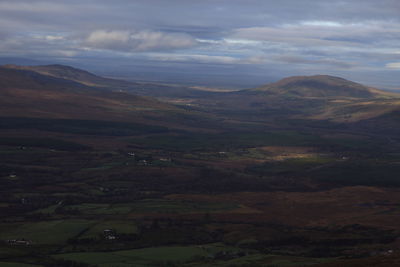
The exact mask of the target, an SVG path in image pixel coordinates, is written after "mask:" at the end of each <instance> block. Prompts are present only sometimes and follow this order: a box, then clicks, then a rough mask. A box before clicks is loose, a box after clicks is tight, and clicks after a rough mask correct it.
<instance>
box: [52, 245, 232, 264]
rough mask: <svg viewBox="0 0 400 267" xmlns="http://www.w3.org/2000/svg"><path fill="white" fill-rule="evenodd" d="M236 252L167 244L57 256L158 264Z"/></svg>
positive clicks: (82, 260)
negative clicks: (167, 245) (163, 245)
mask: <svg viewBox="0 0 400 267" xmlns="http://www.w3.org/2000/svg"><path fill="white" fill-rule="evenodd" d="M222 251H225V253H236V252H238V251H239V249H237V248H233V247H226V246H223V245H221V244H210V245H203V246H169V247H154V248H144V249H132V250H122V251H114V252H90V253H68V254H61V255H56V256H55V257H57V258H62V259H66V260H72V261H77V262H85V263H89V264H96V265H98V266H101V267H111V266H112V267H128V266H159V265H161V264H163V263H164V264H166V263H175V264H178V263H179V264H183V263H187V262H190V261H193V260H199V259H202V258H204V259H206V258H212V257H214V256H215V255H216V254H217V253H219V252H222Z"/></svg>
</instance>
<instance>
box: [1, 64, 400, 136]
mask: <svg viewBox="0 0 400 267" xmlns="http://www.w3.org/2000/svg"><path fill="white" fill-rule="evenodd" d="M0 90H1V91H0V93H1V96H2V97H1V99H0V102H1V107H0V109H1V114H2V116H8V117H21V116H22V117H24V116H28V117H32V116H33V117H44V118H47V117H49V118H74V119H77V118H79V119H82V118H83V119H96V120H117V121H130V122H141V123H148V124H156V125H165V126H174V127H177V125H180V124H181V125H191V127H192V126H193V125H195V126H196V127H205V128H215V127H217V128H218V127H222V126H223V125H225V124H226V123H228V124H232V123H233V124H235V123H238V122H248V123H260V122H265V123H267V124H268V125H271V123H275V124H276V125H274V126H279V121H285V120H293V119H295V120H309V121H320V122H324V121H330V122H335V123H350V124H352V125H362V126H363V127H364V128H368V125H373V127H371V130H377V128H376V126H377V125H381V124H382V127H384V128H385V129H386V128H388V125H391V124H392V122H393V125H391V126H390V129H391V131H392V130H393V129H396V131H397V128H398V127H397V125H396V124H395V122H396V120H397V117H398V115H397V114H399V108H400V94H396V93H393V92H387V91H382V90H378V89H376V88H372V87H369V86H364V85H361V84H358V83H355V82H352V81H348V80H345V79H343V78H339V77H334V76H328V75H315V76H295V77H288V78H284V79H282V80H280V81H278V82H275V83H271V84H267V85H263V86H260V87H257V88H253V89H245V90H239V91H233V92H213V91H204V90H199V89H194V88H188V87H184V86H182V87H180V86H172V85H159V84H144V83H132V82H127V81H120V80H115V79H109V78H103V77H100V76H97V75H95V74H92V73H90V72H87V71H84V70H80V69H76V68H73V67H69V66H63V65H46V66H16V65H4V66H2V67H1V68H0Z"/></svg>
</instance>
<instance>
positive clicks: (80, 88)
mask: <svg viewBox="0 0 400 267" xmlns="http://www.w3.org/2000/svg"><path fill="white" fill-rule="evenodd" d="M71 69H72V68H71ZM72 73H74V70H73V69H72V70H71V73H70V74H69V75H71V76H73V75H72ZM87 75H88V76H87V77H91V75H90V74H87ZM63 77H64V78H58V77H55V76H53V75H43V74H40V73H38V72H34V71H30V70H26V69H25V68H15V67H9V66H7V67H0V117H33V118H49V119H80V120H81V119H84V120H103V121H122V122H135V123H144V124H149V125H161V126H167V127H172V128H186V127H195V128H198V127H201V125H199V123H198V121H201V120H203V121H205V123H207V122H208V121H209V120H208V118H204V117H203V115H201V114H199V113H196V112H192V111H189V110H184V109H182V108H179V107H177V106H175V105H170V104H167V103H164V102H160V101H158V100H156V99H153V98H150V97H145V96H138V95H134V94H131V93H127V92H115V91H110V90H104V89H99V88H98V87H91V86H87V85H85V84H82V83H79V82H76V81H74V80H70V79H67V75H64V76H63ZM80 77H82V76H80Z"/></svg>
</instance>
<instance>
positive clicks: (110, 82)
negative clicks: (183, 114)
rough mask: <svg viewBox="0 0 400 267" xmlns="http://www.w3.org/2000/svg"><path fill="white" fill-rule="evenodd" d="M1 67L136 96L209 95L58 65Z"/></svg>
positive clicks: (197, 91) (202, 92)
mask: <svg viewBox="0 0 400 267" xmlns="http://www.w3.org/2000/svg"><path fill="white" fill-rule="evenodd" d="M3 67H4V68H8V69H15V70H28V71H32V72H36V73H39V74H42V75H46V76H51V77H54V78H61V79H66V80H69V81H75V82H78V83H81V84H84V85H86V86H91V87H98V88H103V89H106V90H110V91H123V92H130V93H134V94H137V95H142V96H151V97H157V98H191V97H202V96H206V95H209V94H211V93H210V92H208V91H204V90H200V89H198V88H193V87H187V86H180V85H166V84H157V83H139V82H129V81H124V80H117V79H110V78H104V77H100V76H98V75H95V74H93V73H90V72H88V71H85V70H82V69H77V68H74V67H70V66H65V65H59V64H54V65H37V66H19V65H10V64H9V65H4V66H3Z"/></svg>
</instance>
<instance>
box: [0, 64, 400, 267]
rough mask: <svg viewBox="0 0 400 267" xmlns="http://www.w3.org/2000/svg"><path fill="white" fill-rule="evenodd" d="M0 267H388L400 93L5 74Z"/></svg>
mask: <svg viewBox="0 0 400 267" xmlns="http://www.w3.org/2000/svg"><path fill="white" fill-rule="evenodd" d="M0 95H1V97H0V129H1V131H0V159H1V161H0V191H1V194H0V214H1V217H0V266H31V267H35V266H101V267H108V266H110V267H111V266H113V267H115V266H121V267H125V266H187V267H189V266H193V267H194V266H309V265H310V266H396V265H398V264H399V262H400V243H399V242H400V241H399V240H400V226H399V224H398V223H397V221H398V220H399V218H400V194H399V193H400V179H399V176H398V173H399V171H400V164H399V163H400V153H399V148H400V139H399V137H398V133H399V132H400V124H399V123H398V121H399V108H400V95H399V94H396V93H389V92H386V91H381V90H378V89H375V88H372V87H368V86H364V85H360V84H357V83H354V82H351V81H348V80H344V79H342V78H338V77H332V76H326V75H318V76H307V77H305V76H302V77H291V78H286V79H283V80H281V81H278V82H276V83H272V84H268V85H265V86H261V87H259V88H255V89H244V90H238V91H233V90H232V91H220V90H203V89H201V88H200V89H199V88H193V87H185V86H175V85H174V86H172V85H160V84H142V83H140V84H139V83H131V82H125V81H118V80H112V79H108V78H102V77H99V76H96V75H94V74H91V73H89V72H86V71H83V70H79V69H75V68H72V67H68V66H62V65H49V66H38V67H32V66H30V67H27V66H15V65H13V66H10V65H7V66H3V67H0Z"/></svg>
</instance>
